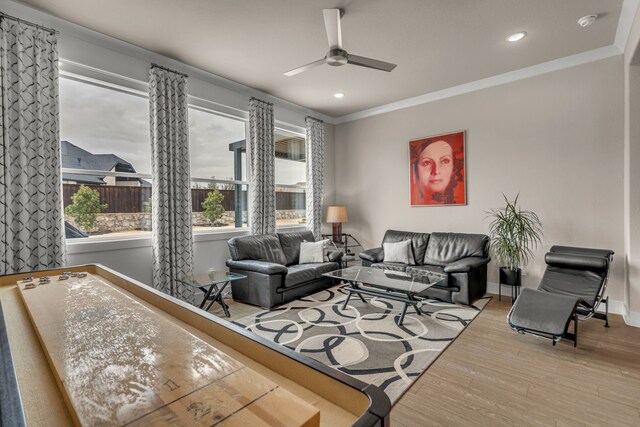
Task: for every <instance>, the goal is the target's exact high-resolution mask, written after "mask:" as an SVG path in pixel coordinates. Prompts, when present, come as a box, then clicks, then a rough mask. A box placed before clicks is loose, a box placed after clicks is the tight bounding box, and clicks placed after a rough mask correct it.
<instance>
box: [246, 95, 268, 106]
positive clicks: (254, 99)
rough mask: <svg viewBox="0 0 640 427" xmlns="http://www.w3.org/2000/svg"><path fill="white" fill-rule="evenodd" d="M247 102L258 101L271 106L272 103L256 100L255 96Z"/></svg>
mask: <svg viewBox="0 0 640 427" xmlns="http://www.w3.org/2000/svg"><path fill="white" fill-rule="evenodd" d="M249 101H258V102H261V103H263V104H267V105H273V102H269V101H265V100H264V99H260V98H256V97H255V96H252V97H251V99H249Z"/></svg>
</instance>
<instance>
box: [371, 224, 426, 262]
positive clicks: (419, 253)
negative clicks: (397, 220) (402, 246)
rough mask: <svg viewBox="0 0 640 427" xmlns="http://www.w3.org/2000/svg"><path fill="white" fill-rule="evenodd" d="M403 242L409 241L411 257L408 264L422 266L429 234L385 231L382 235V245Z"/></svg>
mask: <svg viewBox="0 0 640 427" xmlns="http://www.w3.org/2000/svg"><path fill="white" fill-rule="evenodd" d="M403 240H411V251H412V252H413V257H409V264H411V265H415V264H422V259H423V258H424V252H425V250H426V249H427V242H429V234H428V233H413V232H411V231H398V230H387V232H386V233H384V238H383V239H382V243H383V244H384V243H393V242H401V241H403Z"/></svg>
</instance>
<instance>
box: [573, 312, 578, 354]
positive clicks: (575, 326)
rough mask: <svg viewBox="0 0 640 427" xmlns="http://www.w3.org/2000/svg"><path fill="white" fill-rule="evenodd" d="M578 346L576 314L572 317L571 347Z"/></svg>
mask: <svg viewBox="0 0 640 427" xmlns="http://www.w3.org/2000/svg"><path fill="white" fill-rule="evenodd" d="M577 346H578V312H576V313H575V314H574V315H573V347H574V348H575V347H577Z"/></svg>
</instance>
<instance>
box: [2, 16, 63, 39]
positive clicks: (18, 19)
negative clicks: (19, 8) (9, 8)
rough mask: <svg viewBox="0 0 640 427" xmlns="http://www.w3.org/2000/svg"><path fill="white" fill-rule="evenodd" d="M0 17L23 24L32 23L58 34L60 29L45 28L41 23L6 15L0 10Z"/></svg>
mask: <svg viewBox="0 0 640 427" xmlns="http://www.w3.org/2000/svg"><path fill="white" fill-rule="evenodd" d="M0 18H6V19H12V20H14V21H18V22H22V23H23V24H27V25H32V26H34V27H36V28H40V29H41V30H44V31H48V32H50V33H52V34H60V31H58V30H54V29H53V28H47V27H44V26H42V25H38V24H34V23H33V22H29V21H26V20H24V19H22V18H16V17H15V16H11V15H7V14H6V13H4V12H0Z"/></svg>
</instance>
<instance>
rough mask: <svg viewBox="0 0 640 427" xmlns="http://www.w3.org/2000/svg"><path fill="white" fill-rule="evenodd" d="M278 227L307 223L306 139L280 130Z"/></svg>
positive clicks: (277, 176)
mask: <svg viewBox="0 0 640 427" xmlns="http://www.w3.org/2000/svg"><path fill="white" fill-rule="evenodd" d="M274 138H275V146H276V152H275V156H276V225H278V226H282V225H293V224H302V223H304V222H305V220H306V201H305V189H306V180H307V178H306V176H307V173H306V155H305V139H304V137H302V136H300V135H297V134H294V133H290V132H286V131H282V130H276V132H275V135H274Z"/></svg>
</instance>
